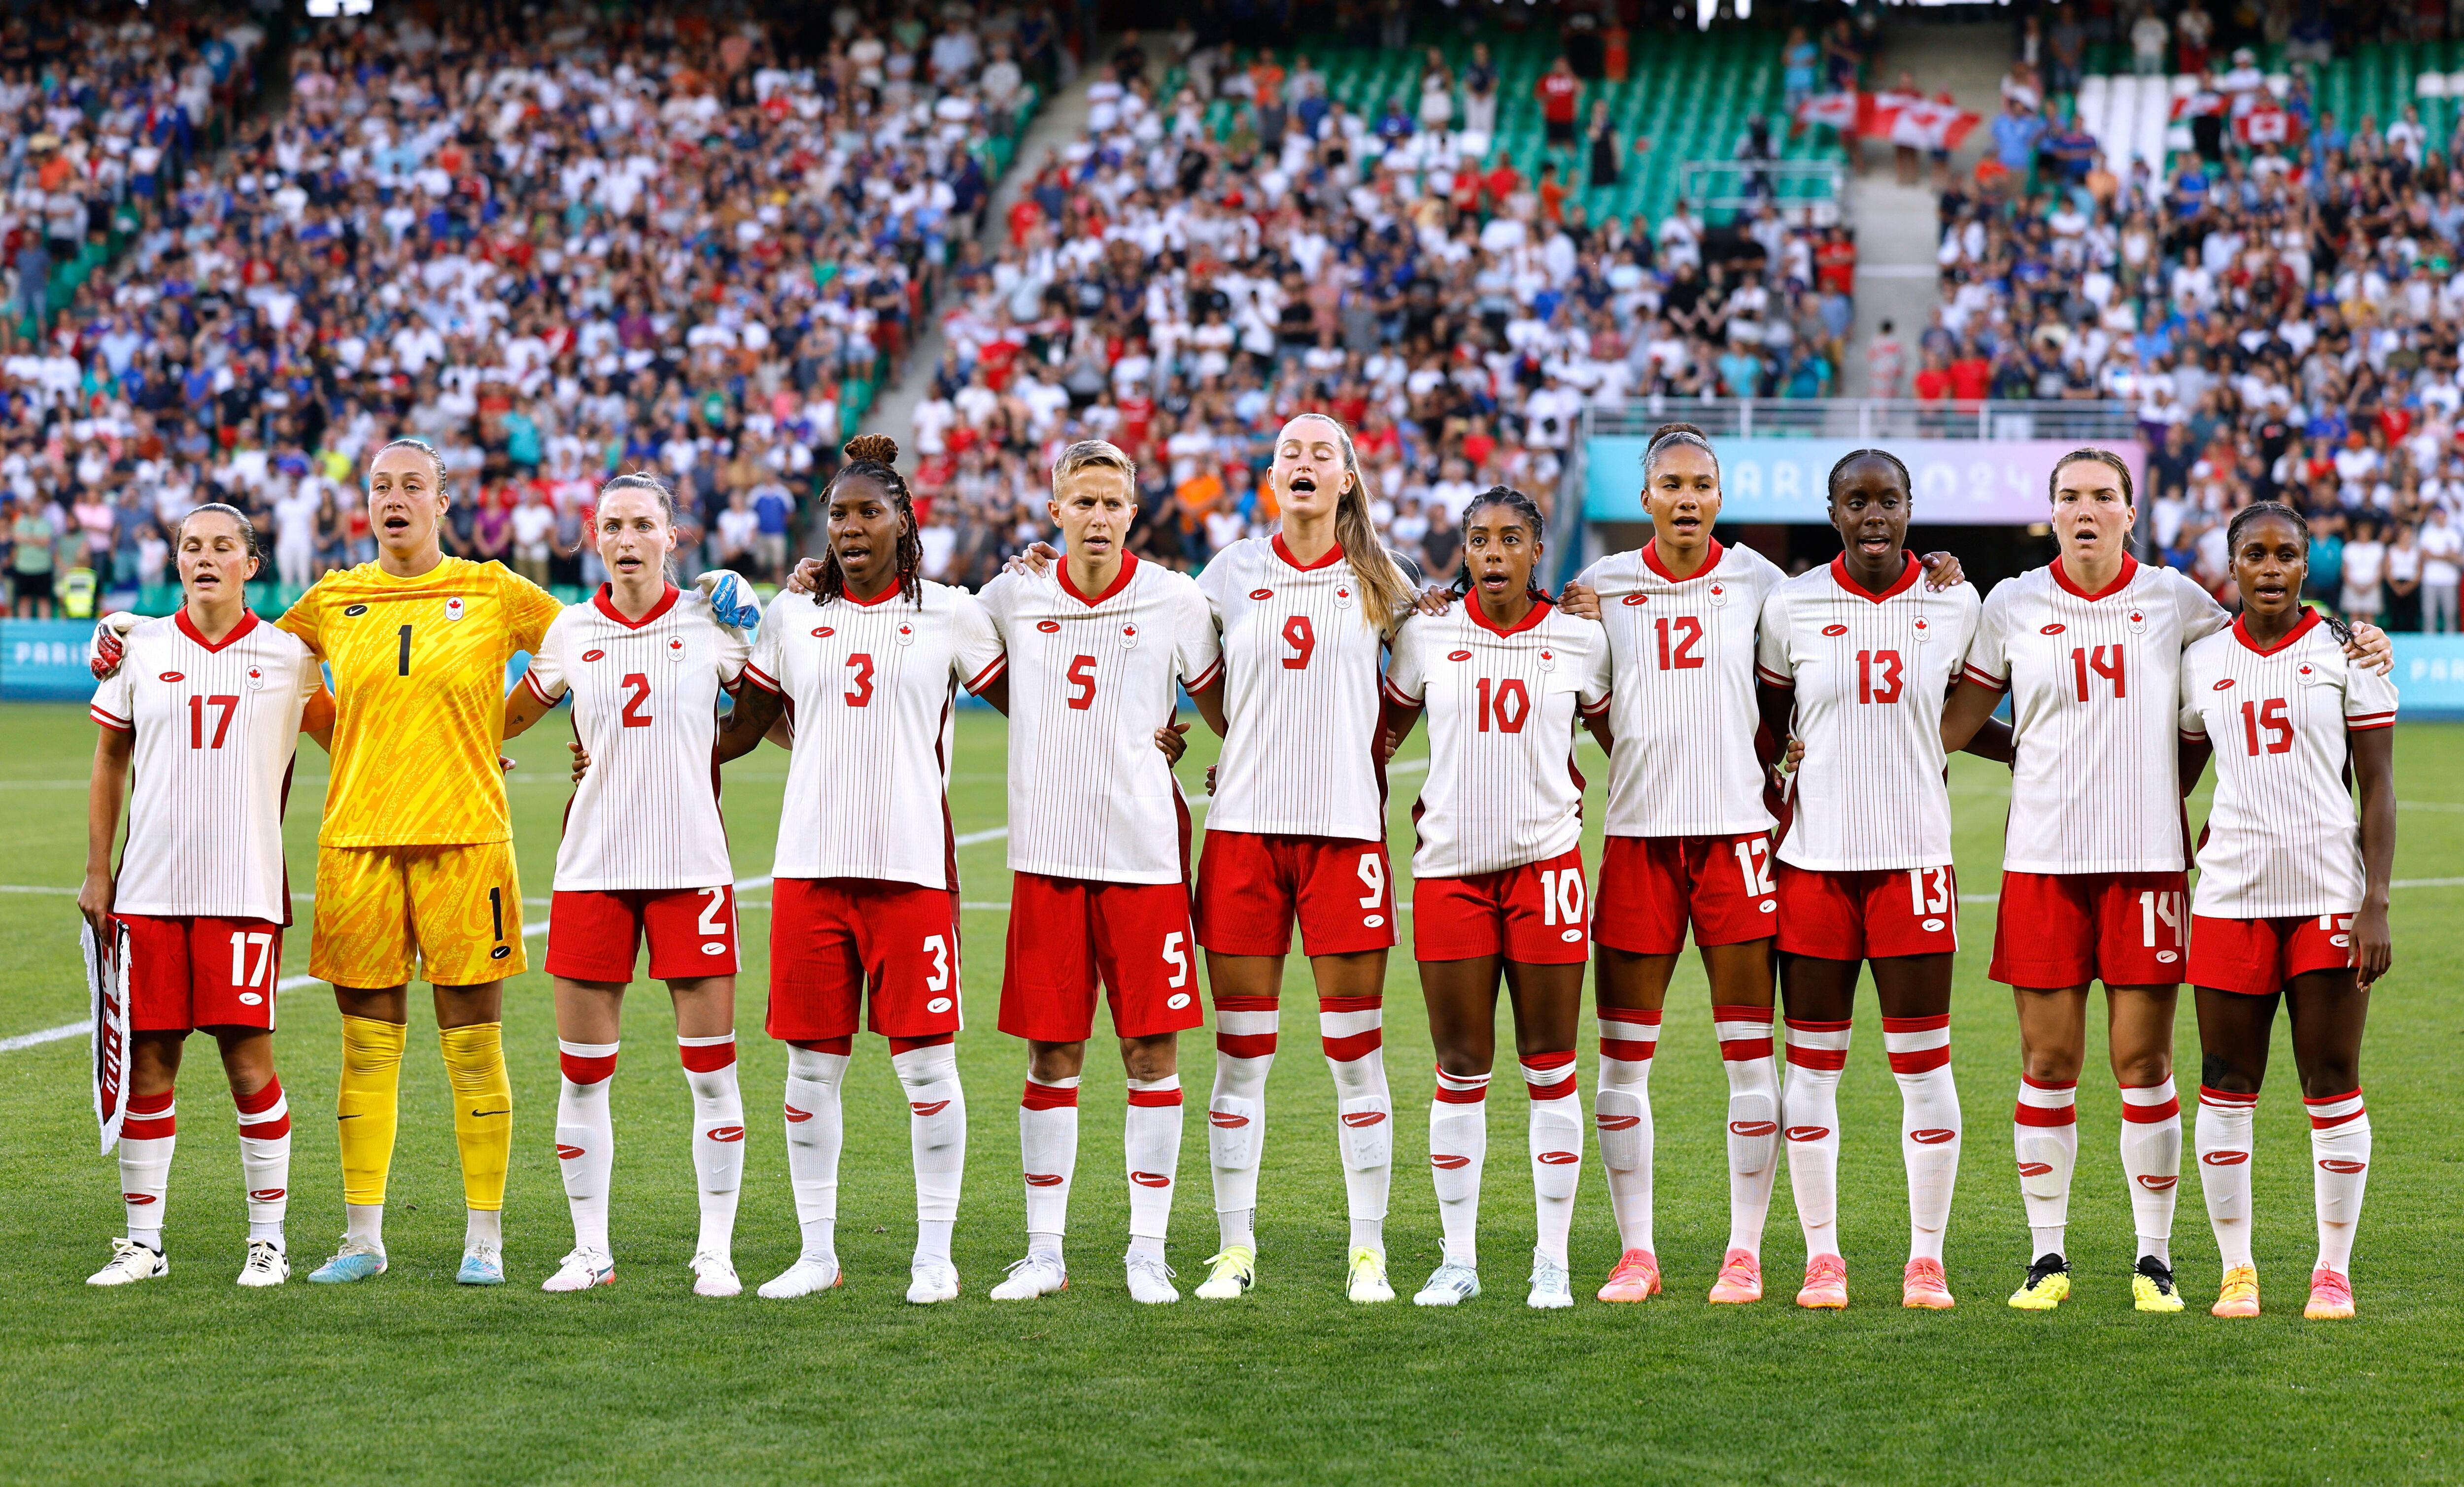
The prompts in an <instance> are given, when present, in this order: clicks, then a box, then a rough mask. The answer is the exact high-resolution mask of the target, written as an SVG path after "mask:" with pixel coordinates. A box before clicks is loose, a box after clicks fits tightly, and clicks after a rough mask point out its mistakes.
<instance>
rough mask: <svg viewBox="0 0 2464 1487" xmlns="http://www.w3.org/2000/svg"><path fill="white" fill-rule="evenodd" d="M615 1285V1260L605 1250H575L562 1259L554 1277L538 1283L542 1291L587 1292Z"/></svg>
mask: <svg viewBox="0 0 2464 1487" xmlns="http://www.w3.org/2000/svg"><path fill="white" fill-rule="evenodd" d="M615 1283H616V1260H615V1257H613V1256H610V1255H609V1254H608V1253H607V1252H606V1251H605V1250H576V1251H574V1252H573V1253H572V1254H570V1255H567V1256H566V1257H564V1263H563V1264H562V1265H561V1266H559V1267H557V1272H556V1274H555V1275H552V1276H550V1277H548V1278H547V1279H544V1280H542V1281H540V1282H539V1289H540V1290H542V1291H587V1290H589V1289H590V1288H592V1287H593V1286H602V1285H614V1284H615Z"/></svg>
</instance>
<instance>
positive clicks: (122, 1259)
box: [85, 1239, 171, 1285]
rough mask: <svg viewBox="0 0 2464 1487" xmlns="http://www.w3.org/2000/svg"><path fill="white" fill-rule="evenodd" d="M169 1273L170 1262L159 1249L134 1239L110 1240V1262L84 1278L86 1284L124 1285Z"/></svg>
mask: <svg viewBox="0 0 2464 1487" xmlns="http://www.w3.org/2000/svg"><path fill="white" fill-rule="evenodd" d="M170 1273H171V1262H170V1261H169V1260H167V1259H165V1258H164V1257H163V1252H162V1251H160V1250H149V1249H147V1248H146V1247H145V1246H143V1245H142V1244H140V1243H138V1242H137V1241H136V1240H134V1239H114V1240H112V1241H111V1263H110V1264H108V1265H105V1266H103V1267H102V1268H101V1269H100V1270H98V1271H96V1272H95V1273H94V1274H93V1275H90V1276H88V1277H86V1278H85V1283H86V1284H88V1285H126V1284H128V1283H129V1282H131V1281H134V1280H152V1279H157V1278H158V1277H162V1276H167V1275H169V1274H170Z"/></svg>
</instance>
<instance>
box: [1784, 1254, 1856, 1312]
mask: <svg viewBox="0 0 2464 1487" xmlns="http://www.w3.org/2000/svg"><path fill="white" fill-rule="evenodd" d="M1796 1304H1798V1305H1799V1306H1807V1307H1812V1308H1814V1309H1815V1310H1817V1311H1837V1310H1838V1309H1839V1308H1840V1307H1842V1306H1845V1305H1847V1304H1848V1262H1847V1261H1846V1260H1844V1259H1841V1258H1840V1257H1838V1256H1837V1255H1816V1256H1815V1257H1813V1258H1812V1259H1809V1260H1807V1261H1806V1262H1805V1288H1804V1289H1803V1290H1801V1291H1798V1292H1797V1293H1796Z"/></svg>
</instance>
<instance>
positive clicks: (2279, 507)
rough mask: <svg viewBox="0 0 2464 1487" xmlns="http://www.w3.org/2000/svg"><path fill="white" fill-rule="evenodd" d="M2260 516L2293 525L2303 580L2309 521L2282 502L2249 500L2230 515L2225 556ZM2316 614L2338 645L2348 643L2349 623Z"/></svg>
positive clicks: (2319, 612) (2323, 613)
mask: <svg viewBox="0 0 2464 1487" xmlns="http://www.w3.org/2000/svg"><path fill="white" fill-rule="evenodd" d="M2261 516H2281V517H2283V518H2284V519H2285V520H2286V521H2289V522H2291V523H2293V530H2294V531H2296V532H2299V533H2300V534H2301V559H2302V571H2303V574H2304V576H2305V577H2306V576H2307V574H2308V571H2309V559H2310V518H2309V517H2307V516H2304V515H2302V514H2301V513H2300V512H2299V510H2298V509H2296V508H2294V507H2291V506H2287V505H2285V504H2284V503H2283V502H2282V501H2253V502H2251V503H2250V504H2249V505H2248V506H2245V507H2243V508H2242V509H2241V510H2239V511H2237V512H2235V513H2233V519H2232V520H2231V521H2228V522H2226V523H2225V551H2226V553H2228V554H2231V553H2232V552H2233V550H2234V549H2235V548H2238V547H2240V546H2241V533H2242V529H2243V528H2244V527H2247V526H2249V525H2250V524H2251V523H2252V522H2254V521H2256V520H2257V519H2259V518H2260V517H2261ZM2294 601H2295V602H2296V603H2299V602H2300V600H2299V596H2298V595H2297V596H2296V597H2295V600H2294ZM2318 614H2319V618H2320V619H2321V620H2324V621H2326V622H2327V628H2328V629H2330V630H2332V631H2334V632H2335V636H2336V640H2337V642H2338V643H2339V644H2348V643H2350V642H2351V640H2352V638H2353V626H2352V624H2351V623H2350V622H2348V621H2346V620H2345V619H2343V617H2342V616H2341V615H2332V614H2328V613H2327V612H2325V611H2324V610H2321V611H2318Z"/></svg>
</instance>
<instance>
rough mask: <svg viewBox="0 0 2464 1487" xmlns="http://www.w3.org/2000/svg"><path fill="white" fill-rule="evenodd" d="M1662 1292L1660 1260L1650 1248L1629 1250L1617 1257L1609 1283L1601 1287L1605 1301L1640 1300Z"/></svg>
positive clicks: (1610, 1273) (1601, 1295) (1602, 1299)
mask: <svg viewBox="0 0 2464 1487" xmlns="http://www.w3.org/2000/svg"><path fill="white" fill-rule="evenodd" d="M1659 1294H1660V1260H1659V1259H1658V1257H1655V1256H1653V1254H1652V1253H1651V1252H1650V1251H1649V1250H1628V1251H1626V1252H1625V1253H1624V1254H1623V1255H1620V1256H1618V1257H1617V1268H1616V1269H1615V1270H1612V1271H1610V1272H1609V1283H1608V1284H1606V1285H1604V1286H1602V1287H1600V1300H1601V1301H1642V1300H1644V1299H1645V1298H1647V1297H1653V1296H1657V1295H1659Z"/></svg>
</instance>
